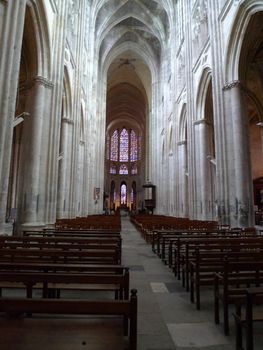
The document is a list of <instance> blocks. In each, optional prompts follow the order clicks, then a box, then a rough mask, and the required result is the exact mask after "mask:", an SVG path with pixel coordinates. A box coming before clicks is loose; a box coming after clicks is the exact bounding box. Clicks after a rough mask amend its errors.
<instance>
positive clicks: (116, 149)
mask: <svg viewBox="0 0 263 350" xmlns="http://www.w3.org/2000/svg"><path fill="white" fill-rule="evenodd" d="M140 142H141V136H139V135H138V134H137V133H136V131H134V130H132V129H131V130H128V129H127V128H126V127H123V128H122V129H115V130H114V131H113V132H112V133H111V134H109V135H108V136H107V138H106V155H105V157H106V159H107V160H110V161H111V162H114V163H111V162H108V166H109V168H108V169H109V173H110V174H118V175H128V174H131V175H137V174H138V173H139V168H138V166H139V164H137V162H138V160H139V159H140V158H141V154H140V153H141V146H140ZM123 163H125V164H124V166H122V165H123ZM115 166H116V168H115Z"/></svg>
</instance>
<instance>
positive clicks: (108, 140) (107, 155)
mask: <svg viewBox="0 0 263 350" xmlns="http://www.w3.org/2000/svg"><path fill="white" fill-rule="evenodd" d="M106 158H107V159H110V136H109V135H108V136H107V140H106Z"/></svg>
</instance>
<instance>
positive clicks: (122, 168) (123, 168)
mask: <svg viewBox="0 0 263 350" xmlns="http://www.w3.org/2000/svg"><path fill="white" fill-rule="evenodd" d="M119 174H120V175H128V174H129V171H128V167H127V165H126V164H122V165H121V166H120V170H119Z"/></svg>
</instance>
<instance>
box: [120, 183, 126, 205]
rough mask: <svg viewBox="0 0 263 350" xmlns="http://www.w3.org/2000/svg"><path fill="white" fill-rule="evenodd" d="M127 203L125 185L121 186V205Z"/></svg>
mask: <svg viewBox="0 0 263 350" xmlns="http://www.w3.org/2000/svg"><path fill="white" fill-rule="evenodd" d="M126 203H127V186H126V185H125V184H122V185H121V204H126Z"/></svg>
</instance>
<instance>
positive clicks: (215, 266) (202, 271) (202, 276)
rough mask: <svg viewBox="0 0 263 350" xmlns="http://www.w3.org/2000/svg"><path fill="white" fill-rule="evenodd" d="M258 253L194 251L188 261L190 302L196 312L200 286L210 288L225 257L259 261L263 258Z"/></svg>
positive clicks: (259, 252) (233, 259)
mask: <svg viewBox="0 0 263 350" xmlns="http://www.w3.org/2000/svg"><path fill="white" fill-rule="evenodd" d="M262 252H263V251H262V250H260V251H253V250H251V251H250V252H249V251H240V252H238V251H235V252H231V251H229V252H227V251H222V252H219V251H218V252H214V251H211V252H201V251H199V250H197V251H196V254H195V255H196V256H195V259H194V260H191V261H190V300H191V302H192V303H194V302H195V303H196V308H197V310H200V289H201V286H212V285H213V284H214V274H215V273H217V272H222V271H223V267H224V259H225V256H227V257H228V259H229V260H231V261H233V262H234V261H240V262H241V261H243V262H244V261H252V262H254V261H260V260H262V258H263V254H262Z"/></svg>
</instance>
